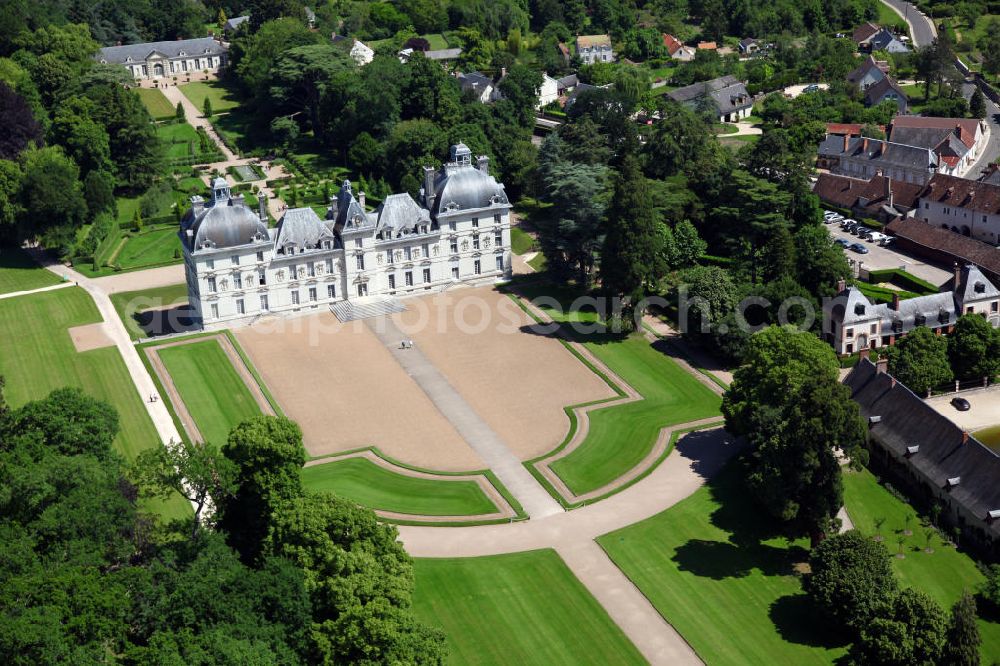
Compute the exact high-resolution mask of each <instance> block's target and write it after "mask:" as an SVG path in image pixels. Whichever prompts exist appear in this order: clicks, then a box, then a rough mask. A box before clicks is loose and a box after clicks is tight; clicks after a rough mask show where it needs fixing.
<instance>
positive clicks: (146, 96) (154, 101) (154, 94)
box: [135, 88, 177, 120]
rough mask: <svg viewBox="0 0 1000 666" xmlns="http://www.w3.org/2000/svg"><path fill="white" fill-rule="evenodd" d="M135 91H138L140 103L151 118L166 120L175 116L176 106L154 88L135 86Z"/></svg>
mask: <svg viewBox="0 0 1000 666" xmlns="http://www.w3.org/2000/svg"><path fill="white" fill-rule="evenodd" d="M135 91H136V92H137V93H139V99H141V100H142V105H143V106H145V107H146V110H147V111H149V115H150V116H152V117H153V120H167V119H169V118H175V117H176V114H177V108H176V107H175V106H174V105H173V104H171V103H170V100H168V99H167V98H166V96H165V95H164V94H163V93H162V92H160V91H159V90H157V89H156V88H136V89H135Z"/></svg>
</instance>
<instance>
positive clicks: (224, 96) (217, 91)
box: [180, 80, 239, 114]
mask: <svg viewBox="0 0 1000 666" xmlns="http://www.w3.org/2000/svg"><path fill="white" fill-rule="evenodd" d="M180 89H181V92H182V93H184V96H185V97H187V98H188V99H189V100H190V101H191V103H192V104H194V107H195V108H196V109H198V113H199V114H200V113H201V111H202V109H204V108H205V98H206V97H207V98H209V99H211V100H212V112H213V113H219V112H220V111H228V110H229V109H232V108H234V107H236V106H238V105H239V102H238V101H237V100H236V96H235V95H234V94H233V92H232V91H231V90H229V88H227V87H226V86H225V85H224V84H223V83H222V82H221V81H218V80H215V81H193V82H191V83H184V84H182V85H181V86H180Z"/></svg>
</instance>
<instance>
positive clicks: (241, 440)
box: [217, 416, 306, 562]
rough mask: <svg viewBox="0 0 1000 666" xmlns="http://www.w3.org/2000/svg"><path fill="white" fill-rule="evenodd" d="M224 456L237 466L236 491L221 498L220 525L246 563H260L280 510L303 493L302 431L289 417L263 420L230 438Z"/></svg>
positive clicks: (255, 420) (239, 428)
mask: <svg viewBox="0 0 1000 666" xmlns="http://www.w3.org/2000/svg"><path fill="white" fill-rule="evenodd" d="M222 454H223V455H224V456H225V457H226V458H228V459H229V460H230V461H231V462H232V463H233V464H234V465H235V467H236V477H235V482H234V491H233V493H232V494H228V495H223V496H222V497H221V498H218V499H217V502H218V509H219V512H220V514H221V520H220V522H219V525H220V527H221V529H222V530H224V531H225V532H226V533H227V534H228V535H229V543H230V545H231V546H232V547H233V548H235V549H236V550H237V551H239V553H240V555H241V556H242V558H243V560H244V561H245V562H254V561H255V560H256V559H257V556H258V555H259V553H260V548H261V544H262V543H263V541H264V538H265V537H266V536H267V532H268V529H269V526H270V524H271V519H272V514H273V513H274V510H275V508H276V507H277V506H278V505H279V504H281V503H282V502H285V501H288V500H291V499H294V498H296V497H299V496H300V495H301V494H302V482H301V480H300V478H299V472H300V470H301V468H302V465H304V464H305V461H306V453H305V449H304V448H303V447H302V431H301V430H300V429H299V427H298V425H296V424H295V423H294V422H292V421H289V420H288V419H286V418H282V417H274V416H257V417H254V418H251V419H248V420H246V421H244V422H243V423H240V424H239V425H238V426H236V427H235V428H233V430H232V431H231V432H230V433H229V440H228V441H227V442H226V444H225V445H224V446H223V447H222Z"/></svg>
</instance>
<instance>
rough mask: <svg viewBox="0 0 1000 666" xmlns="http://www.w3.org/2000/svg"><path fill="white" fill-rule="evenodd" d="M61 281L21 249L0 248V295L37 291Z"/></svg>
mask: <svg viewBox="0 0 1000 666" xmlns="http://www.w3.org/2000/svg"><path fill="white" fill-rule="evenodd" d="M61 281H62V280H61V279H60V278H59V276H58V275H56V274H55V273H53V272H52V271H49V270H46V269H44V268H42V267H41V266H39V265H38V264H36V263H35V262H34V260H32V258H31V257H29V256H28V255H27V254H26V253H25V252H24V251H22V250H21V249H19V248H13V247H0V294H9V293H11V292H14V291H28V290H29V289H39V288H41V287H48V286H51V285H54V284H58V283H59V282H61Z"/></svg>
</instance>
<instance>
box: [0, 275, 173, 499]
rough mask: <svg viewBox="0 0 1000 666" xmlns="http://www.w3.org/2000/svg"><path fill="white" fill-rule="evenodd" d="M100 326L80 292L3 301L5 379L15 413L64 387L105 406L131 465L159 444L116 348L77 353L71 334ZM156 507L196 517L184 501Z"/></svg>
mask: <svg viewBox="0 0 1000 666" xmlns="http://www.w3.org/2000/svg"><path fill="white" fill-rule="evenodd" d="M99 321H101V316H100V314H99V313H98V311H97V307H96V306H95V305H94V302H93V301H92V300H91V298H90V296H88V295H87V293H86V292H85V291H83V290H82V289H79V288H77V287H68V288H66V289H59V290H56V291H51V292H45V293H41V294H33V295H30V296H20V297H17V298H10V299H6V300H0V340H2V341H3V343H2V344H0V375H3V376H4V377H5V378H6V380H7V387H6V391H5V395H6V397H7V400H8V401H9V402H10V403H11V405H13V406H15V407H17V406H20V405H22V404H24V403H25V402H28V401H30V400H37V399H39V398H43V397H45V396H46V395H48V394H49V393H50V392H51V391H53V390H55V389H57V388H61V387H63V386H78V387H80V388H82V389H83V390H84V391H86V392H87V393H88V394H90V395H92V396H94V397H97V398H100V399H102V400H106V401H107V402H109V403H110V404H111V405H113V406H114V407H115V409H117V410H118V416H119V418H120V421H121V432H120V433H119V434H118V437H117V438H116V439H115V447H116V448H117V449H118V450H119V451H120V452H121V453H122V454H123V455H124V456H125V457H126V458H127V459H129V460H132V459H134V458H135V457H136V456H137V455H138V454H139V452H140V451H142V450H143V449H146V448H148V447H151V446H159V445H160V443H159V438H158V436H157V433H156V430H155V429H154V428H153V423H152V421H150V419H149V415H148V414H147V413H146V409H145V407H144V406H143V404H142V399H141V398H140V397H139V394H138V393H137V392H136V390H135V385H134V384H133V383H132V378H131V377H130V376H129V373H128V370H127V369H126V367H125V363H124V361H122V358H121V356H120V355H119V353H118V350H117V349H116V348H115V347H106V348H102V349H94V350H91V351H88V352H83V353H78V352H77V351H76V349H75V348H74V347H73V342H72V340H70V337H69V334H68V333H67V331H66V329H68V328H70V327H73V326H80V325H83V324H91V323H95V322H99ZM156 506H157V507H158V510H160V511H161V513H163V515H164V516H165V517H168V518H175V517H183V516H188V515H190V511H191V507H190V505H189V504H187V502H185V501H184V500H183V499H182V498H181V497H180V496H176V497H175V498H174V499H171V500H169V501H167V502H166V503H156Z"/></svg>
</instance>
